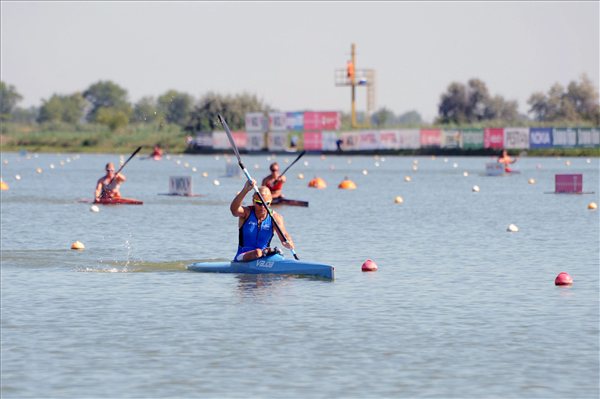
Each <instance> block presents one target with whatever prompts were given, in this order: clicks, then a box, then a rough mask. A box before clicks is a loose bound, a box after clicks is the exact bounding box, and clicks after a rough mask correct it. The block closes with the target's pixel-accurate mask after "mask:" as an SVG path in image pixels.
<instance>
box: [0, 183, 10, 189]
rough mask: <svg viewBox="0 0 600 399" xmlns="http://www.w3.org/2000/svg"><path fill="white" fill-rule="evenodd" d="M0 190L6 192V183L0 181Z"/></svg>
mask: <svg viewBox="0 0 600 399" xmlns="http://www.w3.org/2000/svg"><path fill="white" fill-rule="evenodd" d="M0 190H2V191H7V190H8V184H6V182H3V181H0Z"/></svg>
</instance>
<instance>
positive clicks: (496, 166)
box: [485, 162, 504, 176]
mask: <svg viewBox="0 0 600 399" xmlns="http://www.w3.org/2000/svg"><path fill="white" fill-rule="evenodd" d="M485 174H486V175H488V176H500V175H503V174H504V165H502V164H501V163H498V162H488V163H486V164H485Z"/></svg>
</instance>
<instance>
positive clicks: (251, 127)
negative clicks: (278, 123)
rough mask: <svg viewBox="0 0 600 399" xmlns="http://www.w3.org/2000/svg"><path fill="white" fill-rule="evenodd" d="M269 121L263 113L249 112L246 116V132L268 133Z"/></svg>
mask: <svg viewBox="0 0 600 399" xmlns="http://www.w3.org/2000/svg"><path fill="white" fill-rule="evenodd" d="M267 127H268V121H267V118H265V115H264V114H263V113H262V112H249V113H247V114H246V131H247V132H261V133H264V132H266V131H267Z"/></svg>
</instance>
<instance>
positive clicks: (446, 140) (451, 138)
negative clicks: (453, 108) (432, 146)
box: [442, 129, 462, 148]
mask: <svg viewBox="0 0 600 399" xmlns="http://www.w3.org/2000/svg"><path fill="white" fill-rule="evenodd" d="M460 147H462V135H461V134H460V130H457V129H451V130H442V148H460Z"/></svg>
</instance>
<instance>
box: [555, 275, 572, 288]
mask: <svg viewBox="0 0 600 399" xmlns="http://www.w3.org/2000/svg"><path fill="white" fill-rule="evenodd" d="M571 284H573V278H572V277H571V276H569V273H567V272H561V273H559V274H558V276H556V279H554V285H571Z"/></svg>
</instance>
